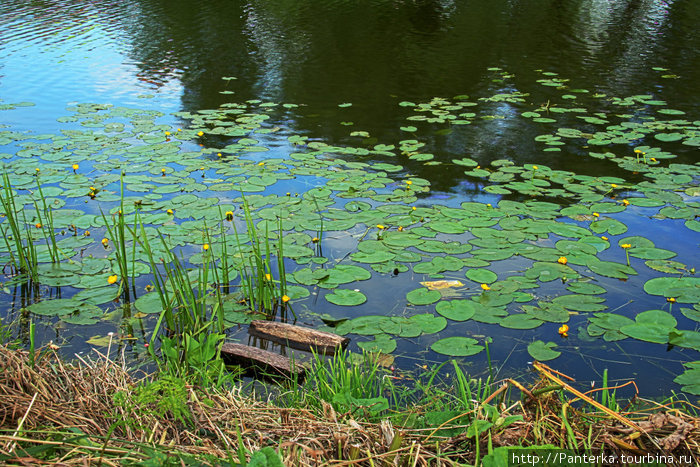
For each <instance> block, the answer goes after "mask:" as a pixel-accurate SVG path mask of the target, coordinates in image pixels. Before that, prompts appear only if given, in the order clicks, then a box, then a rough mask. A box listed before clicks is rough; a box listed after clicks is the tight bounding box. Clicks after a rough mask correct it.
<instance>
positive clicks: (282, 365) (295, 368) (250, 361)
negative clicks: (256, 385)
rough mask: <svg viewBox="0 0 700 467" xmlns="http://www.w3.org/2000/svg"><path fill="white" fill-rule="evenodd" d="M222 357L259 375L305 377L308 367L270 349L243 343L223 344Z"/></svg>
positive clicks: (225, 360)
mask: <svg viewBox="0 0 700 467" xmlns="http://www.w3.org/2000/svg"><path fill="white" fill-rule="evenodd" d="M221 358H223V359H224V362H225V363H227V364H229V365H238V366H240V367H242V368H245V369H248V370H251V371H253V372H254V373H255V374H256V375H258V376H268V377H275V376H285V377H290V376H292V374H296V375H297V376H299V377H300V378H301V379H303V378H304V376H305V373H306V369H305V368H304V366H303V365H301V364H300V362H292V360H291V359H290V358H289V357H285V356H284V355H280V354H278V353H275V352H270V351H268V350H263V349H259V348H257V347H252V346H249V345H243V344H234V343H226V344H224V345H223V346H221Z"/></svg>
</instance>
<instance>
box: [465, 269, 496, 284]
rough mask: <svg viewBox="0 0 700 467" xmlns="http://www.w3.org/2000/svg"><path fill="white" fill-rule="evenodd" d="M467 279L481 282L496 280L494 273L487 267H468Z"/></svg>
mask: <svg viewBox="0 0 700 467" xmlns="http://www.w3.org/2000/svg"><path fill="white" fill-rule="evenodd" d="M466 276H467V279H469V280H472V281H474V282H479V283H481V284H491V283H493V282H496V280H498V276H497V275H496V273H494V272H492V271H489V270H488V269H469V270H468V271H467V272H466Z"/></svg>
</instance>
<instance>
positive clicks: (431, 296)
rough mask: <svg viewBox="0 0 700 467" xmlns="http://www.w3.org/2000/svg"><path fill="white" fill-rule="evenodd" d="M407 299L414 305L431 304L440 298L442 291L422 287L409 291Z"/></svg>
mask: <svg viewBox="0 0 700 467" xmlns="http://www.w3.org/2000/svg"><path fill="white" fill-rule="evenodd" d="M406 300H408V302H409V303H411V304H413V305H430V304H431V303H435V302H437V301H438V300H440V292H438V291H437V290H429V289H427V288H425V287H421V288H419V289H415V290H411V291H410V292H408V293H407V294H406Z"/></svg>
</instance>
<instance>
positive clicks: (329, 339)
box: [248, 320, 350, 355]
mask: <svg viewBox="0 0 700 467" xmlns="http://www.w3.org/2000/svg"><path fill="white" fill-rule="evenodd" d="M248 334H250V335H251V336H254V337H259V338H261V339H266V340H268V341H272V342H275V343H277V344H280V345H284V346H286V347H291V348H293V349H298V350H305V351H311V350H313V351H314V352H317V353H319V354H322V355H332V354H334V353H335V351H336V350H338V349H341V348H345V346H347V345H348V342H350V339H348V338H347V337H343V336H339V335H337V334H333V333H330V332H325V331H317V330H316V329H311V328H305V327H301V326H295V325H293V324H287V323H278V322H274V321H262V320H257V321H252V322H251V323H250V327H249V328H248Z"/></svg>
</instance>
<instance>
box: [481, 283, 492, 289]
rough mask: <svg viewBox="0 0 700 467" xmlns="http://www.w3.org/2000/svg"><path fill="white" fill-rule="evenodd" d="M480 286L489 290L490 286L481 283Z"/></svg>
mask: <svg viewBox="0 0 700 467" xmlns="http://www.w3.org/2000/svg"><path fill="white" fill-rule="evenodd" d="M481 288H482V289H484V290H491V287H489V285H488V284H481Z"/></svg>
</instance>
